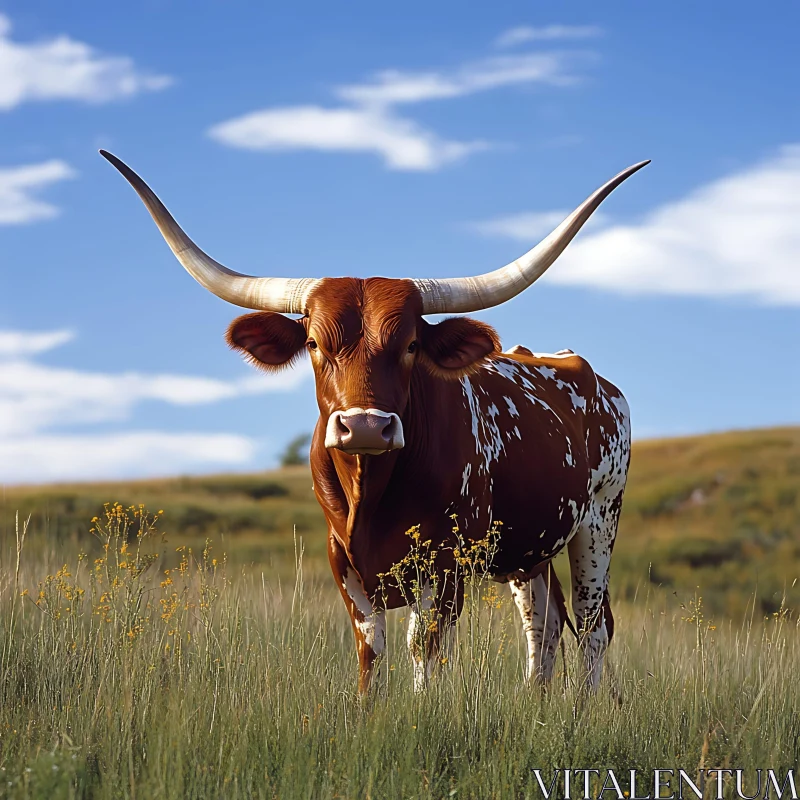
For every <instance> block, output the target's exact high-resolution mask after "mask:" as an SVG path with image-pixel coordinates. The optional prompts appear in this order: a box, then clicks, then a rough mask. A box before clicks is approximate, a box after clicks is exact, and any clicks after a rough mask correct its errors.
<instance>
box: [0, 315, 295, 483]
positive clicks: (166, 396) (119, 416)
mask: <svg viewBox="0 0 800 800" xmlns="http://www.w3.org/2000/svg"><path fill="white" fill-rule="evenodd" d="M72 338H73V334H72V333H71V332H69V331H46V332H32V333H26V332H22V331H0V480H2V481H6V482H20V481H26V480H46V479H55V478H58V479H63V480H68V479H73V478H77V477H88V476H91V477H103V476H104V475H105V476H106V477H111V476H112V475H113V476H119V475H123V474H124V475H131V474H137V473H138V472H139V467H140V466H144V465H145V464H148V465H149V467H148V470H149V471H150V472H153V471H156V472H161V473H164V472H167V471H170V470H172V469H173V468H175V469H177V468H180V469H182V470H185V469H190V468H192V467H193V466H194V465H196V464H197V465H199V464H213V463H218V464H220V465H230V464H233V463H243V462H245V461H247V460H248V459H249V458H250V456H251V455H252V453H253V452H254V450H255V443H254V442H253V441H251V440H250V439H247V438H245V437H239V436H232V435H229V434H224V433H209V434H205V433H186V434H171V433H161V432H158V431H147V432H144V433H141V432H136V433H133V432H127V431H126V432H115V433H113V434H103V435H99V434H94V433H92V432H91V431H89V432H88V433H86V434H75V433H74V432H73V429H74V428H75V426H84V427H85V426H89V427H90V426H92V425H96V424H99V423H109V422H112V423H124V422H127V421H128V420H130V418H131V416H132V414H133V412H134V410H135V409H136V407H137V406H139V405H141V404H142V403H145V402H150V401H157V402H162V403H167V404H170V405H174V406H194V405H205V404H211V403H219V402H222V401H224V400H229V399H232V398H236V397H243V396H248V395H255V394H264V393H269V392H285V391H291V390H293V389H294V388H295V387H297V386H298V385H299V384H300V383H302V382H303V381H304V380H305V379H306V378H307V377H308V376H309V374H310V368H309V365H308V363H307V362H304V363H303V364H302V365H301V366H300V367H299V368H295V369H294V370H289V371H286V372H283V373H280V374H278V375H262V374H250V375H247V376H245V377H243V378H240V379H238V380H231V381H223V380H218V379H215V378H207V377H198V376H188V375H169V374H146V373H137V372H126V373H103V372H89V371H83V370H75V369H68V368H63V367H52V366H46V365H43V364H39V363H36V362H35V361H34V360H32V358H31V357H32V356H34V355H36V354H39V353H43V352H46V351H47V350H50V349H53V348H54V347H57V346H59V345H61V344H64V343H66V342H68V341H70V340H71V339H72ZM120 443H121V444H124V445H125V447H123V448H119V447H117V445H118V444H120ZM202 443H205V448H206V449H205V450H204V449H203V445H202ZM126 447H127V448H128V450H126V449H125V448H126ZM12 455H13V457H12ZM4 456H5V457H4ZM111 462H113V463H114V464H115V465H116V466H115V467H114V469H113V470H111V471H110V472H107V471H106V466H104V465H107V464H110V463H111ZM37 465H38V466H37ZM37 470H38V472H37ZM145 471H147V470H145Z"/></svg>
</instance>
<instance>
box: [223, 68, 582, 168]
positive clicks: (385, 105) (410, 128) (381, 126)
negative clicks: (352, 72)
mask: <svg viewBox="0 0 800 800" xmlns="http://www.w3.org/2000/svg"><path fill="white" fill-rule="evenodd" d="M583 57H584V59H585V57H586V54H584V55H583ZM576 59H577V56H576V55H575V54H567V53H541V54H526V55H519V56H503V57H500V58H491V59H485V60H483V61H478V62H474V63H470V64H466V65H464V66H462V67H460V68H459V69H457V70H455V71H453V72H451V73H447V72H436V71H428V72H400V71H397V70H387V71H384V72H380V73H378V75H377V76H376V77H375V79H374V80H373V81H371V82H367V83H363V84H354V85H348V86H340V87H338V88H336V89H335V90H334V93H335V94H336V96H337V97H339V98H340V99H341V100H343V101H344V102H345V103H347V104H348V105H344V106H338V107H323V106H318V105H305V106H284V107H278V108H267V109H263V110H261V111H255V112H253V113H250V114H245V115H244V116H241V117H236V118H234V119H230V120H227V121H226V122H222V123H220V124H218V125H215V126H213V127H212V128H211V129H210V130H209V135H210V136H211V138H213V139H215V140H216V141H218V142H220V143H222V144H226V145H229V146H231V147H239V148H242V149H246V150H266V151H269V150H321V151H327V152H350V153H355V152H368V153H376V154H377V155H379V156H381V157H382V158H383V160H384V163H385V164H386V166H387V167H389V168H390V169H398V170H435V169H438V168H439V167H441V166H443V165H445V164H448V163H450V162H453V161H456V160H458V159H460V158H464V157H465V156H467V155H469V154H470V153H474V152H476V151H479V150H485V149H487V148H488V147H489V145H488V144H487V143H486V142H482V141H467V142H464V141H452V140H447V139H442V138H441V137H439V136H437V135H436V134H435V133H433V132H432V131H429V130H426V129H425V128H423V127H422V126H421V125H419V124H418V123H416V122H414V121H413V120H410V119H407V118H405V117H401V116H400V115H399V114H397V113H396V111H395V108H396V107H397V106H400V105H408V104H412V103H420V102H423V101H430V100H443V99H449V98H454V97H463V96H465V95H470V94H474V93H476V92H482V91H488V90H491V89H497V88H499V87H502V86H513V85H521V84H541V85H550V86H566V85H569V84H572V83H575V82H576V81H577V80H578V78H577V76H576V75H574V74H573V73H572V72H571V71H570V70H569V69H568V67H569V66H570V65H571V64H572V63H573V62H575V61H576Z"/></svg>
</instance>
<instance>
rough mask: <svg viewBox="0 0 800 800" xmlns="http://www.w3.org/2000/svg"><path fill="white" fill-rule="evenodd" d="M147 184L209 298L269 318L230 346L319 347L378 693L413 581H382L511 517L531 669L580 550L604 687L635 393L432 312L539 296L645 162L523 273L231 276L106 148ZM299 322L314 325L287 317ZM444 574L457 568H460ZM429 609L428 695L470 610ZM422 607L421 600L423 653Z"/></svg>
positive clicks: (500, 568)
mask: <svg viewBox="0 0 800 800" xmlns="http://www.w3.org/2000/svg"><path fill="white" fill-rule="evenodd" d="M101 153H102V155H103V156H105V158H107V159H108V160H109V161H110V162H111V163H112V164H113V165H114V166H115V167H116V168H117V169H118V170H119V171H120V172H121V173H122V175H123V176H124V177H125V178H126V179H127V180H128V181H129V182H130V183H131V184H132V186H133V188H134V189H135V190H136V192H137V193H138V194H139V196H140V197H141V199H142V200H143V201H144V204H145V206H146V207H147V209H148V211H149V212H150V214H151V215H152V217H153V219H154V220H155V222H156V225H158V227H159V229H160V231H161V233H162V235H163V236H164V238H165V239H166V241H167V244H168V245H169V246H170V248H171V249H172V251H173V253H174V254H175V255H176V256H177V258H178V260H179V261H180V262H181V264H182V265H183V266H184V267H185V268H186V269H187V271H188V272H189V273H190V274H191V275H192V276H193V277H194V278H195V279H196V280H197V281H198V282H199V283H200V284H202V285H203V286H204V287H205V288H207V289H209V290H210V291H212V292H213V293H214V294H216V295H217V296H218V297H221V298H222V299H224V300H227V301H228V302H230V303H233V304H235V305H239V306H243V307H245V308H249V309H256V310H257V311H256V313H251V314H247V315H245V316H242V317H239V318H238V319H236V320H235V321H234V322H233V323H232V324H231V326H230V328H229V330H228V334H227V338H228V342H229V344H230V345H231V347H233V348H234V349H236V350H238V351H241V352H242V353H243V354H244V355H245V356H246V357H247V358H248V359H249V360H250V361H251V362H253V363H254V364H256V365H257V366H259V367H262V368H263V369H266V370H270V371H271V370H278V369H282V368H283V367H286V366H287V365H290V364H291V363H293V362H294V361H295V360H296V359H297V358H299V357H300V356H301V355H302V354H303V353H306V352H307V353H308V354H309V355H310V358H311V362H312V364H313V368H314V375H315V381H316V395H317V402H318V405H319V411H320V416H319V420H318V422H317V425H316V430H315V433H314V437H313V441H312V445H311V456H310V458H311V469H312V473H313V479H314V491H315V493H316V497H317V500H318V501H319V503H320V505H321V506H322V509H323V511H324V513H325V518H326V520H327V524H328V554H329V558H330V564H331V569H332V570H333V575H334V578H335V580H336V583H337V585H338V587H339V590H340V592H341V595H342V598H343V600H344V603H345V605H346V607H347V610H348V612H349V614H350V618H351V620H352V625H353V633H354V635H355V641H356V647H357V651H358V662H359V668H360V677H359V688H360V690H361V691H362V692H365V691H366V690H367V689H368V687H369V684H370V677H371V675H372V672H373V667H374V664H375V661H376V659H377V657H378V656H380V654H381V653H382V651H383V650H384V648H385V644H386V635H385V613H386V610H387V609H391V608H397V607H401V606H404V605H406V597H408V593H407V591H405V588H406V587H403V586H399V585H394V586H392V585H389V587H388V589H387V587H386V586H385V585H383V584H382V580H381V578H380V575H381V574H382V573H388V572H389V571H390V570H391V568H392V566H393V565H394V564H397V563H398V562H400V561H401V560H402V559H403V558H404V557H405V556H406V555H407V554H408V553H409V547H410V544H411V541H410V539H409V537H408V536H407V535H406V532H407V531H408V530H409V529H411V528H412V527H413V526H415V525H419V526H420V529H421V531H422V532H423V533H424V539H430V540H431V542H432V545H433V547H434V549H436V550H437V558H436V569H437V570H441V571H442V572H443V573H444V574H450V575H453V574H455V570H454V564H453V559H454V555H453V549H454V542H453V536H454V533H453V519H455V520H456V521H457V524H458V529H459V533H460V536H462V537H463V539H464V540H466V541H468V542H470V541H471V542H474V541H477V540H481V539H483V538H484V537H485V535H486V532H487V530H489V528H490V527H491V526H492V524H493V522H495V521H498V520H501V521H502V523H503V526H502V533H501V535H500V537H499V540H498V541H497V544H496V551H495V553H494V556H493V559H492V562H491V564H490V570H491V574H492V576H493V577H494V579H496V580H498V581H504V582H508V583H510V586H511V591H512V594H513V597H514V600H515V602H516V605H517V606H518V608H519V611H520V615H521V617H522V624H523V630H524V633H525V636H526V639H527V647H528V665H527V674H528V677H530V678H533V679H535V680H538V681H543V682H546V681H548V680H549V679H550V678H551V677H552V674H553V668H554V662H555V657H556V651H557V646H558V642H559V640H560V637H561V634H562V631H563V627H564V624H565V622H566V621H567V614H566V608H565V602H564V596H563V593H562V589H561V586H560V585H559V582H558V579H557V577H556V575H555V571H554V570H553V569H552V565H551V560H552V558H553V557H554V556H555V555H557V554H558V553H559V552H561V551H562V550H563V549H564V548H567V550H568V553H569V559H570V567H571V578H572V605H573V611H574V614H575V617H576V624H577V628H578V634H579V642H580V647H581V649H582V651H583V654H584V661H585V668H586V678H587V682H588V683H589V685H590V686H592V687H596V686H597V684H598V682H599V680H600V676H601V672H602V664H603V656H604V653H605V650H606V648H607V646H608V643H609V641H610V640H611V637H612V635H613V628H614V626H613V617H612V614H611V609H610V607H609V600H608V576H609V562H610V559H611V551H612V548H613V545H614V539H615V536H616V532H617V523H618V520H619V513H620V508H621V504H622V495H623V491H624V488H625V481H626V476H627V470H628V462H629V458H630V424H629V413H628V405H627V403H626V402H625V398H624V397H623V396H622V394H621V392H620V391H619V389H617V388H616V387H615V386H614V385H613V384H611V383H609V382H608V381H607V380H605V379H604V378H601V377H600V376H598V375H596V374H595V373H594V371H593V370H592V368H591V367H590V366H589V364H588V363H587V362H586V361H585V360H584V359H582V358H580V357H579V356H577V355H575V354H573V353H572V352H571V351H561V352H559V353H556V354H555V355H542V354H534V353H532V352H530V351H529V350H528V349H526V348H524V347H516V348H513V349H512V350H511V351H508V352H505V353H503V352H501V349H500V343H499V339H498V336H497V333H496V332H495V331H494V330H493V329H492V328H491V327H490V326H488V325H486V324H485V323H483V322H479V321H477V320H474V319H469V318H467V317H451V318H449V319H445V320H444V321H442V322H439V323H438V324H432V323H430V322H428V321H426V319H425V316H426V315H428V314H437V313H451V314H452V313H465V312H470V311H478V310H481V309H485V308H489V307H491V306H495V305H498V304H500V303H503V302H505V301H507V300H509V299H510V298H512V297H514V296H515V295H517V294H519V293H520V292H521V291H522V290H523V289H525V288H527V287H528V286H529V285H530V284H532V283H533V282H534V281H535V280H536V279H537V278H538V277H539V276H540V275H541V274H542V273H543V272H544V271H545V270H546V269H547V268H548V267H549V266H550V265H551V264H552V263H553V262H554V261H555V260H556V258H557V257H558V256H559V255H560V253H561V252H562V251H563V250H564V248H565V247H566V246H567V244H568V243H569V242H570V241H571V239H572V238H573V237H574V236H575V234H576V233H577V232H578V230H579V229H580V228H581V226H582V225H583V224H584V223H585V222H586V220H587V219H588V218H589V217H590V215H591V214H592V213H593V212H594V211H595V209H596V208H597V207H598V206H599V205H600V203H601V202H602V201H603V200H604V199H605V198H606V197H607V196H608V195H609V194H610V193H611V192H612V191H613V190H614V189H615V188H616V187H617V186H618V185H619V184H620V183H622V182H623V181H624V180H625V179H626V178H628V177H629V176H630V175H632V174H633V173H634V172H636V171H637V170H639V169H640V168H641V167H643V166H644V165H645V164H647V163H648V162H646V161H645V162H642V163H640V164H636V165H634V166H632V167H630V168H628V169H626V170H624V171H623V172H621V173H620V174H619V175H617V176H616V177H615V178H613V179H612V180H610V181H609V182H608V183H607V184H605V185H604V186H603V187H602V188H600V189H599V190H597V191H596V192H595V193H594V194H593V195H591V196H590V197H589V198H588V199H587V200H586V201H585V202H584V203H583V204H582V205H580V206H579V207H578V208H577V209H576V210H575V211H574V212H573V213H572V214H570V215H569V216H568V217H567V218H566V219H565V220H564V222H563V223H561V225H560V226H559V227H558V228H556V229H555V230H554V231H553V233H551V234H550V235H549V236H548V237H547V238H546V239H544V240H543V241H542V242H541V243H540V244H539V245H537V246H536V247H534V248H533V250H531V251H529V252H528V253H527V254H526V255H524V256H522V257H521V258H520V259H518V260H517V261H514V262H512V263H511V264H509V265H507V266H505V267H502V268H501V269H498V270H495V271H494V272H490V273H487V274H485V275H481V276H478V277H475V278H456V279H444V280H430V279H424V280H410V279H408V280H405V279H404V280H395V279H387V278H369V279H366V280H361V279H355V278H321V279H285V278H255V277H250V276H247V275H242V274H240V273H237V272H233V271H232V270H230V269H228V268H226V267H224V266H222V265H221V264H219V263H218V262H216V261H214V260H213V259H212V258H210V257H209V256H208V255H206V254H205V253H204V252H203V251H202V250H201V249H200V248H199V247H197V245H195V244H194V242H192V240H191V239H190V238H189V237H188V236H187V235H186V234H185V233H184V232H183V230H182V229H181V228H180V227H179V226H178V224H177V223H176V222H175V220H174V219H173V217H172V216H171V215H170V214H169V212H168V211H167V209H166V208H165V207H164V206H163V205H162V203H161V202H160V201H159V199H158V198H157V197H156V196H155V194H153V192H152V191H151V190H150V189H149V187H148V186H147V185H146V184H145V183H144V181H143V180H142V179H141V178H139V176H138V175H136V174H135V173H134V172H133V171H132V170H131V169H130V168H129V167H127V166H126V165H125V164H123V163H122V162H121V161H120V160H119V159H117V158H116V157H115V156H113V155H111V154H109V153H106V152H103V151H101ZM286 314H299V315H301V316H300V317H299V318H292V317H289V316H285V315H286ZM445 570H450V572H449V573H445V572H444V571H445ZM437 586H438V588H437V589H436V593H437V594H438V595H439V596H431V595H432V589H431V586H430V584H428V585H426V587H425V591H427V593H428V596H427V597H426V596H423V597H422V598H418V602H419V603H420V604H421V605H425V606H428V607H430V606H432V605H433V606H435V607H436V608H438V609H445V610H446V613H444V614H443V616H442V622H441V624H438V625H432V626H430V629H429V630H428V633H427V640H426V642H425V647H423V648H420V647H411V648H410V649H411V656H412V661H413V663H414V683H415V688H417V689H420V688H422V687H424V686H425V684H426V682H427V680H428V679H429V676H430V674H431V670H432V668H433V666H434V665H435V663H436V662H437V661H438V660H439V658H438V656H439V653H440V649H441V648H442V647H443V645H444V637H445V636H446V635H447V633H448V632H449V631H451V630H452V626H453V624H454V623H455V620H456V619H457V617H458V614H459V612H460V610H461V606H462V602H463V582H461V581H459V580H450V581H446V580H445V581H441V582H439V583H437ZM421 615H422V609H420V608H418V607H417V606H416V605H415V604H412V608H411V611H410V620H411V621H410V626H409V627H410V634H411V635H410V636H409V642H412V640H413V639H414V631H415V630H416V631H418V630H419V628H420V622H421Z"/></svg>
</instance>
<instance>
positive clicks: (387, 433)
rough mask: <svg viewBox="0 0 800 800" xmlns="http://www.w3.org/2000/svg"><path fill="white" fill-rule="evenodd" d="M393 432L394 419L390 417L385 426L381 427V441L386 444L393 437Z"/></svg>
mask: <svg viewBox="0 0 800 800" xmlns="http://www.w3.org/2000/svg"><path fill="white" fill-rule="evenodd" d="M394 431H395V419H394V417H392V418H391V419H388V420H386V424H385V425H384V426H383V430H382V431H381V434H382V436H383V440H384V441H385V442H386V443H387V444H388V443H389V442H391V441H392V438H393V437H394Z"/></svg>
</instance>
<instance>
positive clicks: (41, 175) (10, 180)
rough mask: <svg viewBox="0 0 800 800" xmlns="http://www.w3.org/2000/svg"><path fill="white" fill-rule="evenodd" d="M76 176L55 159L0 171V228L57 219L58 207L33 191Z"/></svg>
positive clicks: (70, 168) (69, 168)
mask: <svg viewBox="0 0 800 800" xmlns="http://www.w3.org/2000/svg"><path fill="white" fill-rule="evenodd" d="M0 81H2V78H0ZM76 174H77V173H76V172H75V170H73V169H72V167H70V166H69V164H65V163H64V162H63V161H57V160H53V161H44V162H42V163H41V164H29V165H27V166H23V167H6V168H3V169H0V225H24V224H25V223H28V222H36V221H37V220H42V219H51V218H52V217H55V216H57V215H58V213H59V210H58V208H56V207H55V206H53V205H50V204H49V203H45V202H44V201H42V200H39V199H37V198H36V196H35V195H36V192H37V191H39V190H40V189H44V188H45V187H47V186H49V185H50V184H52V183H57V182H58V181H63V180H66V179H67V178H74V177H75V176H76Z"/></svg>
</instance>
